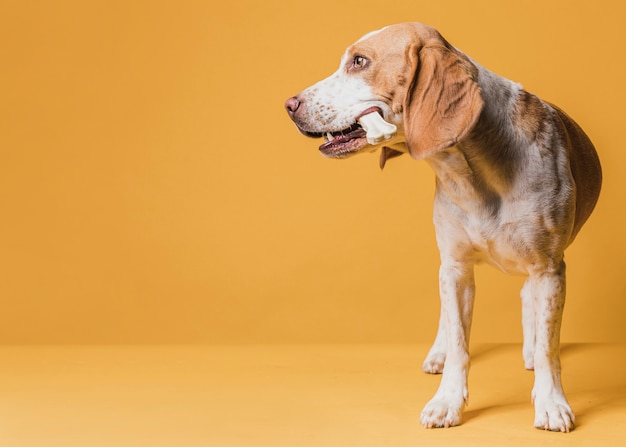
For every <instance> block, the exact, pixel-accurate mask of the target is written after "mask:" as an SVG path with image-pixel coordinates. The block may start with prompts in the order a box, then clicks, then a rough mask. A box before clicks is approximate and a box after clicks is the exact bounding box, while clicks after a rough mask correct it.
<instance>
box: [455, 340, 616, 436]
mask: <svg viewBox="0 0 626 447" xmlns="http://www.w3.org/2000/svg"><path fill="white" fill-rule="evenodd" d="M511 349H512V345H507V344H483V345H479V346H477V347H474V348H473V349H471V358H472V362H476V361H477V360H478V361H480V362H484V361H485V360H487V359H490V358H491V357H497V356H502V355H504V353H507V352H510V350H511ZM519 353H520V356H519V365H520V368H522V367H523V365H522V360H521V346H519ZM490 361H491V360H490ZM561 363H562V365H563V372H562V374H563V386H564V388H565V391H566V394H567V396H568V399H569V401H570V404H571V405H572V407H573V410H574V412H575V414H576V427H577V428H580V427H583V426H584V425H585V421H586V420H588V419H592V418H594V416H595V415H596V414H598V413H600V412H602V413H603V415H604V414H606V413H607V412H618V413H620V414H623V412H624V411H626V345H623V344H621V345H620V344H589V343H570V344H563V345H562V346H561ZM529 373H532V372H530V371H529ZM518 385H519V384H518ZM509 391H510V394H511V396H512V395H516V396H519V394H516V392H517V389H516V384H515V383H511V385H510V388H509ZM529 400H530V389H529V390H528V399H524V400H521V399H519V398H517V399H510V400H507V403H500V402H499V403H496V404H493V405H486V406H482V407H480V408H473V409H468V410H466V411H465V412H464V413H463V419H464V421H465V422H467V421H470V420H472V419H474V418H477V417H480V416H484V415H485V413H490V412H491V411H492V410H493V411H498V409H502V407H507V406H519V405H528V404H529Z"/></svg>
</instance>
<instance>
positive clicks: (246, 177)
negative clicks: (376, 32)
mask: <svg viewBox="0 0 626 447" xmlns="http://www.w3.org/2000/svg"><path fill="white" fill-rule="evenodd" d="M620 8H621V9H620ZM623 18H624V6H623V5H621V4H619V3H616V2H610V3H609V2H602V1H600V2H583V1H572V0H567V1H562V0H559V1H550V2H546V1H543V0H542V1H538V0H531V1H524V2H512V1H486V0H482V1H480V0H479V1H473V2H467V1H465V0H463V1H461V0H447V1H438V2H416V1H413V0H406V1H391V2H382V1H378V2H373V1H367V0H362V1H359V2H356V1H345V2H337V1H328V0H320V1H314V2H293V1H277V0H269V1H267V0H266V1H262V2H261V1H259V2H255V1H251V0H250V1H229V2H222V3H216V2H209V1H202V2H200V1H197V2H193V1H183V2H174V1H171V2H165V1H144V2H126V1H96V2H80V1H55V2H46V1H24V2H4V3H3V4H1V5H0V153H1V163H0V170H1V172H0V211H1V213H2V214H1V216H2V217H1V219H0V342H2V343H164V342H171V343H177V342H184V343H261V342H276V343H291V342H422V341H429V340H431V339H432V338H433V337H434V333H435V328H436V322H437V318H438V298H437V269H438V253H437V250H436V246H435V241H434V232H433V228H432V224H431V214H432V196H433V191H434V180H433V175H432V173H431V172H430V170H429V168H428V167H427V166H426V164H425V163H423V162H416V161H413V160H411V159H410V158H408V157H401V158H399V159H394V160H392V161H391V162H389V163H388V165H387V167H386V168H385V171H384V172H380V171H379V169H378V166H377V163H378V161H377V156H373V155H362V156H359V157H356V158H352V159H350V160H346V161H330V160H326V159H324V158H323V157H322V156H321V155H320V154H319V153H318V151H317V149H316V147H317V145H318V143H316V142H315V141H313V140H309V139H306V138H304V137H303V136H301V135H300V134H299V133H298V132H297V130H296V129H295V127H294V126H293V125H292V123H291V122H290V120H289V119H288V117H287V114H286V113H285V112H284V110H283V102H284V100H285V99H286V98H287V97H289V96H291V95H293V94H296V93H298V92H299V91H300V90H302V89H303V88H305V87H307V86H308V85H310V84H312V83H314V82H316V81H317V80H319V79H321V78H323V77H325V76H327V75H329V74H330V73H331V72H333V71H334V70H335V69H336V67H337V65H338V62H339V57H340V56H341V53H342V52H343V50H344V49H345V47H346V46H347V45H348V44H350V43H351V42H353V41H354V40H356V39H357V38H358V37H360V36H361V35H363V34H365V33H366V32H368V31H371V30H373V29H377V28H380V27H381V26H384V25H387V24H390V23H395V22H404V21H422V22H425V23H429V24H431V25H433V26H435V27H437V28H438V29H439V30H440V31H441V32H442V34H443V35H444V36H445V37H446V38H447V39H448V40H450V41H451V42H452V43H453V44H454V45H456V46H457V47H459V48H460V49H462V50H463V51H465V52H466V53H467V54H469V55H471V57H473V58H474V59H475V60H477V61H478V62H480V63H481V64H482V65H484V66H486V67H487V68H490V69H492V70H493V71H495V72H497V73H499V74H501V75H503V76H506V77H508V78H511V79H513V80H515V81H518V82H521V83H522V84H523V85H524V86H525V87H526V88H527V89H528V90H530V91H532V92H534V93H536V94H538V95H539V96H541V97H542V98H544V99H546V100H549V101H551V102H554V103H556V104H558V105H559V106H561V107H562V108H564V109H565V110H566V111H567V112H568V113H569V114H570V115H572V116H573V117H575V118H576V120H577V121H578V122H579V124H581V126H582V127H583V128H584V129H585V130H586V131H587V133H588V134H589V136H590V137H591V139H592V140H593V141H594V143H595V145H596V147H597V149H598V151H599V154H600V157H601V160H602V162H603V166H604V175H605V182H604V190H603V193H602V196H601V199H600V202H599V205H598V208H597V209H596V212H595V214H594V215H593V216H592V218H591V220H590V221H589V222H588V224H587V226H586V228H585V229H583V231H582V233H581V234H580V236H579V238H578V240H577V241H576V243H575V244H574V245H573V246H572V247H571V248H570V249H569V251H568V253H567V261H568V275H569V277H568V303H567V306H566V312H565V321H564V326H563V340H564V341H569V342H581V341H585V342H607V341H620V342H625V341H626V326H625V325H624V324H623V320H624V317H623V316H624V315H625V314H626V300H625V299H624V298H625V296H624V295H625V293H626V277H625V275H624V265H625V260H626V259H625V258H626V235H625V234H624V231H623V230H624V228H625V224H626V222H625V220H626V212H625V210H626V198H625V197H624V191H625V190H626V189H625V183H626V175H625V174H624V173H622V172H620V171H621V170H622V169H623V166H624V165H625V162H626V152H625V151H624V149H623V141H622V140H623V137H622V134H623V127H624V108H623V104H624V103H626V94H625V89H624V79H623V74H624V72H626V64H625V59H624V57H623V52H624V48H625V46H626V35H625V33H624V27H623ZM522 282H523V278H512V277H508V276H506V275H504V274H502V273H500V272H497V271H495V270H493V269H491V268H489V267H481V268H479V269H478V270H477V287H478V296H477V304H476V308H475V320H474V321H475V324H474V327H473V328H474V329H473V331H474V332H473V340H475V341H483V342H485V341H487V342H488V341H497V342H513V341H515V342H517V341H521V327H520V326H521V325H520V306H519V299H518V294H519V289H520V288H521V285H522Z"/></svg>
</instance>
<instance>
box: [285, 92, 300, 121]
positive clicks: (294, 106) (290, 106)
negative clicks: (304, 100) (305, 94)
mask: <svg viewBox="0 0 626 447" xmlns="http://www.w3.org/2000/svg"><path fill="white" fill-rule="evenodd" d="M299 107H300V100H299V99H298V97H297V96H292V97H291V98H289V99H288V100H287V101H285V109H287V113H288V114H289V116H290V117H291V118H293V117H294V116H295V114H296V111H297V110H298V108H299Z"/></svg>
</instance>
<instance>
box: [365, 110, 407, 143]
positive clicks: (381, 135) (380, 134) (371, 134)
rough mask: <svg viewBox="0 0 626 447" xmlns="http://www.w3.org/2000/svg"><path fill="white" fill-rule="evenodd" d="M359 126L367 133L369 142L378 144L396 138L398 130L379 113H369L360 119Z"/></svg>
mask: <svg viewBox="0 0 626 447" xmlns="http://www.w3.org/2000/svg"><path fill="white" fill-rule="evenodd" d="M359 124H360V125H361V127H363V129H365V132H367V135H366V137H367V142H368V143H369V144H372V145H374V144H378V143H381V142H382V141H384V140H390V139H391V138H393V137H395V136H396V133H397V132H398V128H397V127H396V126H394V125H393V124H391V123H388V122H387V121H385V120H384V119H383V117H382V116H380V114H379V113H378V112H372V113H368V114H367V115H363V116H362V117H360V118H359Z"/></svg>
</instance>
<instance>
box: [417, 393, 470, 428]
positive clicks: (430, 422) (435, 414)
mask: <svg viewBox="0 0 626 447" xmlns="http://www.w3.org/2000/svg"><path fill="white" fill-rule="evenodd" d="M462 411H463V403H461V404H458V403H453V402H451V401H450V400H448V399H445V398H440V397H439V398H438V397H434V398H433V399H432V400H431V401H430V402H428V403H427V404H426V406H425V407H424V410H423V411H422V416H421V418H420V421H421V423H422V425H423V426H424V427H426V428H441V427H445V428H448V427H454V426H455V425H459V424H460V423H461V413H462Z"/></svg>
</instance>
